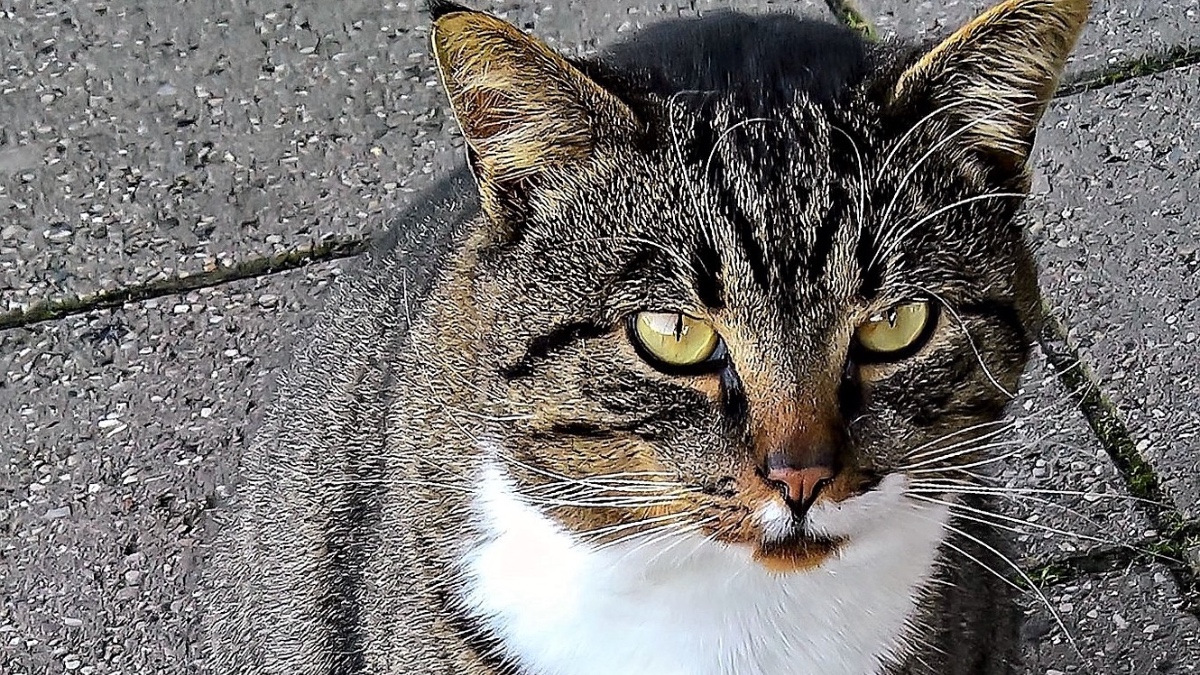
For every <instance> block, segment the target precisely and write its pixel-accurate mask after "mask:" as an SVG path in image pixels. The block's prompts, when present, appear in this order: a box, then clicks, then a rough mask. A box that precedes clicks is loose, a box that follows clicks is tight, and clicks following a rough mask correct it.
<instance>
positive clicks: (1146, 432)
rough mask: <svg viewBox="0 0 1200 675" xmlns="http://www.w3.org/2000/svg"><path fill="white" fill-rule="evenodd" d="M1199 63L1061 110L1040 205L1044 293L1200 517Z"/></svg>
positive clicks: (1177, 492) (1051, 117)
mask: <svg viewBox="0 0 1200 675" xmlns="http://www.w3.org/2000/svg"><path fill="white" fill-rule="evenodd" d="M1198 106H1200V66H1192V67H1190V68H1186V69H1181V70H1176V71H1171V72H1168V73H1164V74H1161V75H1154V76H1150V77H1144V78H1138V79H1136V80H1133V81H1130V82H1126V83H1124V84H1120V85H1116V86H1114V87H1110V88H1105V89H1101V90H1098V91H1094V92H1089V93H1084V94H1080V95H1078V96H1072V97H1069V98H1066V99H1062V100H1059V101H1057V102H1056V103H1055V105H1054V106H1053V107H1052V108H1051V110H1050V112H1049V114H1048V115H1047V119H1046V120H1045V123H1044V124H1043V132H1042V134H1041V136H1040V138H1039V143H1040V146H1041V149H1040V152H1039V153H1038V158H1037V160H1036V161H1037V170H1038V173H1039V177H1038V179H1037V181H1036V185H1035V191H1036V192H1037V193H1038V197H1037V198H1036V199H1035V200H1034V201H1033V203H1032V204H1031V211H1032V212H1033V213H1036V214H1038V217H1037V218H1035V219H1034V221H1035V222H1034V225H1033V231H1034V235H1035V237H1036V238H1037V239H1038V240H1040V241H1041V242H1043V244H1042V247H1041V249H1040V254H1039V257H1040V258H1041V261H1042V264H1043V267H1044V273H1043V280H1042V283H1043V286H1044V288H1045V289H1046V293H1047V295H1048V298H1049V300H1050V302H1051V304H1052V305H1053V307H1054V309H1055V311H1056V312H1057V313H1059V314H1060V315H1061V316H1062V317H1063V318H1064V320H1065V322H1066V324H1067V325H1068V327H1069V329H1070V338H1071V341H1072V342H1073V343H1074V344H1076V345H1078V346H1079V347H1080V349H1081V354H1082V357H1083V359H1084V360H1085V361H1087V362H1088V363H1090V364H1091V365H1092V366H1093V367H1094V368H1095V369H1096V371H1097V373H1098V375H1099V377H1100V378H1101V379H1102V380H1103V383H1104V384H1103V388H1104V391H1105V392H1106V393H1107V394H1108V395H1110V396H1111V397H1112V399H1113V400H1114V401H1115V403H1116V404H1117V406H1118V408H1119V410H1120V413H1121V414H1122V415H1123V417H1124V421H1125V423H1126V424H1127V426H1128V427H1129V430H1130V432H1131V433H1132V434H1133V436H1134V439H1135V441H1136V443H1137V448H1138V450H1139V451H1140V452H1141V453H1142V454H1143V456H1145V457H1146V458H1147V459H1148V460H1149V461H1150V462H1151V464H1152V465H1153V466H1154V468H1155V470H1156V471H1157V472H1158V474H1159V475H1160V477H1162V478H1163V482H1164V486H1165V488H1166V490H1167V491H1168V493H1169V494H1170V496H1171V497H1172V499H1173V500H1174V503H1175V505H1176V507H1178V508H1179V509H1180V510H1181V511H1183V512H1184V513H1185V514H1186V515H1188V516H1189V517H1191V518H1196V517H1198V516H1200V506H1198V502H1200V407H1198V406H1197V404H1196V402H1197V400H1198V399H1200V318H1198V316H1200V252H1198V249H1197V246H1200V181H1198V180H1197V176H1200V118H1197V116H1196V110H1197V108H1198Z"/></svg>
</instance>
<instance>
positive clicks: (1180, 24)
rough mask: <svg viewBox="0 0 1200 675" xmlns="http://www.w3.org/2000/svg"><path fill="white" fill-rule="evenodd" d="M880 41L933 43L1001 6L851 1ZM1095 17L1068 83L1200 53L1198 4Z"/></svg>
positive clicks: (1115, 9)
mask: <svg viewBox="0 0 1200 675" xmlns="http://www.w3.org/2000/svg"><path fill="white" fill-rule="evenodd" d="M852 1H853V2H854V4H855V5H856V6H858V7H859V8H860V9H861V10H862V12H863V13H864V14H865V15H866V16H867V17H869V18H870V19H872V20H873V21H874V22H875V25H876V27H877V28H878V30H879V32H880V34H881V35H884V36H900V37H905V38H911V37H917V38H922V39H933V38H935V37H940V36H943V35H948V34H949V33H950V32H952V31H954V30H955V29H957V28H958V27H959V26H962V25H963V24H965V23H966V22H968V21H970V20H971V19H972V18H974V17H975V16H977V15H978V14H979V13H981V12H983V11H984V10H986V9H987V8H988V7H991V6H992V5H995V4H998V2H999V0H852ZM1092 7H1093V9H1092V16H1091V20H1090V21H1089V24H1088V27H1087V28H1086V29H1085V30H1084V32H1083V36H1082V37H1080V39H1079V46H1078V48H1077V49H1076V50H1075V55H1074V57H1073V58H1072V60H1071V63H1070V64H1069V65H1068V66H1067V79H1068V80H1074V79H1088V78H1089V77H1094V76H1095V74H1096V73H1097V72H1099V71H1101V70H1104V69H1105V68H1108V67H1111V66H1113V65H1116V64H1120V63H1127V62H1129V61H1132V60H1133V59H1137V58H1141V57H1146V56H1153V55H1161V54H1165V53H1167V52H1168V51H1170V50H1171V49H1174V48H1177V47H1185V48H1193V49H1194V48H1197V47H1200V0H1166V1H1164V0H1093V1H1092Z"/></svg>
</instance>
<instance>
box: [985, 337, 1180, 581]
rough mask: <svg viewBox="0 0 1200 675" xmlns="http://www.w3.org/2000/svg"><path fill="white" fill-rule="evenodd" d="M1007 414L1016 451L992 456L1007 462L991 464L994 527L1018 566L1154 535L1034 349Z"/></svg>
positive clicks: (1006, 450)
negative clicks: (1010, 541)
mask: <svg viewBox="0 0 1200 675" xmlns="http://www.w3.org/2000/svg"><path fill="white" fill-rule="evenodd" d="M1010 414H1011V416H1012V419H1013V420H1014V422H1015V427H1016V433H1015V440H1016V441H1017V442H1018V443H1019V444H1018V445H1017V446H1014V447H1005V448H999V449H997V451H996V454H995V455H994V456H996V457H1005V456H1008V457H1007V458H1006V459H1003V460H1002V461H1000V462H997V464H996V467H997V468H998V476H997V480H996V482H995V485H996V487H997V488H999V489H1000V491H1001V495H1000V496H999V497H998V499H999V501H998V502H997V503H996V506H995V508H996V510H997V511H998V512H999V514H1000V515H1001V516H1003V517H1002V518H998V519H994V520H997V521H998V522H997V524H998V525H1000V526H1003V527H1004V528H1008V531H1009V532H1010V533H1011V535H1012V536H1013V537H1015V538H1016V542H1017V549H1016V550H1017V554H1018V555H1019V556H1020V557H1019V558H1018V562H1019V563H1020V564H1021V565H1022V566H1023V567H1025V568H1031V567H1033V566H1035V565H1040V564H1044V563H1048V562H1051V561H1052V560H1054V559H1056V558H1063V557H1065V556H1072V555H1077V554H1080V553H1084V552H1087V551H1092V550H1095V549H1097V548H1105V547H1112V546H1117V545H1125V546H1130V545H1133V544H1134V543H1135V542H1138V541H1141V540H1144V539H1148V538H1153V537H1155V536H1157V534H1158V533H1157V532H1155V531H1154V530H1153V529H1152V528H1151V526H1150V523H1149V521H1148V520H1147V518H1146V517H1145V515H1144V513H1143V510H1142V509H1141V508H1140V507H1139V505H1138V504H1137V503H1136V502H1135V501H1134V500H1132V499H1131V498H1130V495H1129V492H1128V490H1126V488H1125V483H1124V480H1123V479H1122V478H1121V476H1120V474H1118V473H1117V470H1116V467H1115V466H1114V465H1113V463H1112V460H1111V459H1110V458H1109V456H1108V453H1107V452H1105V450H1104V448H1103V447H1102V446H1101V445H1100V442H1099V441H1098V439H1097V438H1096V436H1095V434H1093V433H1092V430H1091V427H1089V426H1088V423H1087V419H1085V418H1084V416H1083V413H1081V412H1080V411H1079V409H1078V408H1077V407H1076V406H1075V403H1074V401H1072V399H1071V397H1070V395H1069V392H1068V391H1067V390H1066V388H1065V387H1064V386H1063V385H1062V383H1061V382H1060V381H1059V379H1058V376H1057V374H1056V373H1055V372H1054V370H1053V369H1052V368H1051V367H1050V365H1049V364H1048V363H1047V362H1046V358H1045V356H1044V355H1043V354H1042V353H1041V350H1040V349H1037V350H1035V351H1034V354H1033V357H1032V360H1031V363H1030V366H1029V368H1028V369H1027V371H1026V373H1025V377H1024V379H1023V380H1022V382H1021V388H1020V391H1019V392H1018V395H1017V398H1016V399H1015V400H1014V401H1013V403H1012V405H1011V409H1010ZM980 468H981V469H982V468H984V467H980ZM970 515H974V516H980V517H983V518H984V519H991V518H990V517H985V516H982V514H970Z"/></svg>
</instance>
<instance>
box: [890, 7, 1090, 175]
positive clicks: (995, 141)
mask: <svg viewBox="0 0 1200 675" xmlns="http://www.w3.org/2000/svg"><path fill="white" fill-rule="evenodd" d="M1090 4H1091V3H1090V0H1004V1H1003V2H1000V3H999V4H997V5H996V6H994V7H992V8H991V9H989V10H988V11H986V12H984V13H983V14H981V15H980V16H979V17H978V18H977V19H975V20H974V21H971V22H970V23H968V24H967V25H965V26H963V27H962V28H960V29H959V30H958V31H956V32H955V33H954V34H953V35H951V36H950V37H948V38H946V39H945V40H943V41H942V42H941V43H940V44H938V45H937V46H936V47H934V48H933V49H931V50H929V51H928V52H926V53H925V54H924V55H922V56H921V57H920V58H919V59H918V60H916V62H915V63H913V64H912V65H910V66H909V67H908V69H907V70H905V71H904V73H903V74H901V75H900V77H899V79H898V80H897V81H896V83H895V85H894V86H893V88H892V92H891V96H890V100H889V104H890V106H891V107H892V108H893V109H900V110H907V111H914V112H917V113H919V114H923V115H928V116H929V117H931V118H933V117H940V118H941V119H942V120H944V121H945V122H947V123H948V127H949V128H950V129H951V130H952V131H951V132H950V133H953V134H955V136H956V137H957V138H958V139H959V141H960V144H961V145H963V146H966V147H968V148H970V149H971V150H973V151H975V152H977V153H979V155H981V156H983V157H986V158H988V159H989V161H991V162H992V163H994V165H997V166H1000V167H1001V168H1002V169H1004V170H1006V171H1008V172H1010V173H1016V174H1017V175H1021V174H1023V173H1024V172H1025V163H1026V162H1027V160H1028V158H1029V150H1030V146H1031V145H1032V141H1033V134H1034V130H1035V128H1036V127H1037V123H1038V120H1039V119H1040V118H1041V116H1042V114H1043V113H1044V112H1045V110H1046V106H1047V105H1048V104H1049V102H1050V98H1051V97H1052V96H1053V95H1054V91H1055V89H1056V88H1057V86H1058V80H1059V77H1060V76H1061V75H1062V72H1063V67H1064V66H1065V65H1066V62H1067V57H1068V56H1069V55H1070V53H1071V50H1072V48H1073V47H1074V46H1075V41H1076V40H1077V39H1078V38H1079V34H1080V32H1081V31H1082V29H1083V25H1084V23H1085V22H1086V21H1087V16H1088V10H1089V8H1090Z"/></svg>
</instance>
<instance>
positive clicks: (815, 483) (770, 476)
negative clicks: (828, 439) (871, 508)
mask: <svg viewBox="0 0 1200 675" xmlns="http://www.w3.org/2000/svg"><path fill="white" fill-rule="evenodd" d="M813 459H814V460H816V461H809V462H804V463H803V464H804V465H803V466H797V463H796V462H794V461H792V458H790V457H789V456H788V455H787V454H785V453H782V452H780V453H773V454H771V455H769V456H768V457H767V471H766V478H767V480H768V481H769V482H771V483H775V484H777V485H779V486H780V488H781V489H782V490H783V496H784V499H785V500H786V501H787V503H788V506H790V507H792V509H793V510H795V511H796V512H798V513H803V512H805V511H807V510H808V508H809V507H810V506H812V504H813V502H814V501H815V500H816V498H817V494H818V493H820V492H821V489H822V488H824V487H825V486H826V485H828V484H829V483H830V482H831V481H833V479H834V477H836V476H837V473H838V469H837V463H836V462H835V461H834V459H833V457H832V455H830V456H829V457H827V458H813ZM822 460H825V461H822Z"/></svg>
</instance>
